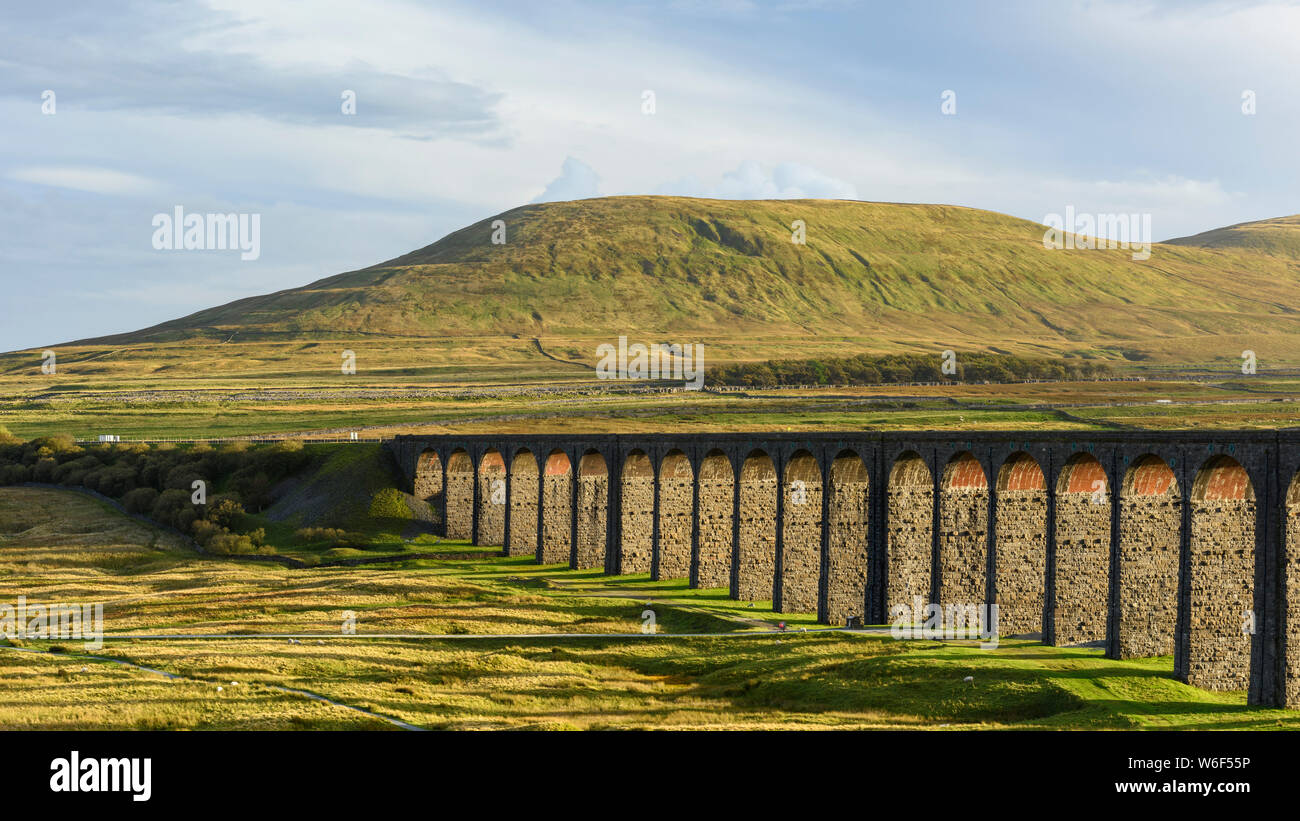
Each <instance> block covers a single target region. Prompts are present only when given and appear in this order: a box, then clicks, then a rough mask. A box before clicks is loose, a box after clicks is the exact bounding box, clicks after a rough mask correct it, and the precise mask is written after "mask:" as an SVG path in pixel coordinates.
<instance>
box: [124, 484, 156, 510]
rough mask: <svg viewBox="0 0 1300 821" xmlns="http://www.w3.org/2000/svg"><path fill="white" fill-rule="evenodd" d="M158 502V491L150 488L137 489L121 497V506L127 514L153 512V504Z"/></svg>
mask: <svg viewBox="0 0 1300 821" xmlns="http://www.w3.org/2000/svg"><path fill="white" fill-rule="evenodd" d="M157 501H158V491H156V490H154V489H153V488H151V487H138V488H136V489H135V490H133V491H131V492H129V493H127V494H126V495H125V496H123V497H122V506H123V507H125V508H126V512H127V513H143V514H148V513H151V512H152V511H153V506H154V503H155V502H157Z"/></svg>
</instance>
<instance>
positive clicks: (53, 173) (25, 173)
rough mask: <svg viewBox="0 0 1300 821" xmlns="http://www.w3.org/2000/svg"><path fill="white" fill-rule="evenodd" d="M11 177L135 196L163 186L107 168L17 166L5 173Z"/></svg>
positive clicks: (96, 192)
mask: <svg viewBox="0 0 1300 821" xmlns="http://www.w3.org/2000/svg"><path fill="white" fill-rule="evenodd" d="M7 176H8V177H9V179H11V180H17V181H19V182H30V183H36V184H37V185H52V186H54V187H55V188H70V189H72V190H74V191H89V192H90V193H92V194H117V195H123V196H134V195H140V194H156V193H158V192H160V191H162V190H164V188H165V186H163V185H162V184H161V183H159V182H157V181H156V180H151V179H149V178H148V177H142V176H139V175H138V174H127V173H125V172H123V171H114V170H112V169H110V168H88V167H76V166H67V165H37V166H28V167H25V168H16V169H14V170H12V171H10V172H9V173H8V175H7Z"/></svg>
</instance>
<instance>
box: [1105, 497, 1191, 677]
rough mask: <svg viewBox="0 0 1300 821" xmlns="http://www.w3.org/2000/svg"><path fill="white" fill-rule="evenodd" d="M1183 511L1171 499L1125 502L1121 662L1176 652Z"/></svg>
mask: <svg viewBox="0 0 1300 821" xmlns="http://www.w3.org/2000/svg"><path fill="white" fill-rule="evenodd" d="M1181 510H1182V502H1181V500H1179V498H1178V497H1176V496H1174V495H1173V494H1171V493H1169V494H1166V495H1163V496H1147V495H1141V496H1132V495H1128V494H1126V495H1125V496H1124V497H1123V498H1122V499H1121V500H1120V546H1119V611H1120V616H1119V657H1120V658H1124V659H1128V658H1144V657H1148V656H1166V655H1169V654H1170V653H1172V652H1174V630H1175V627H1176V625H1177V617H1178V533H1179V530H1180V529H1181V522H1180V519H1181Z"/></svg>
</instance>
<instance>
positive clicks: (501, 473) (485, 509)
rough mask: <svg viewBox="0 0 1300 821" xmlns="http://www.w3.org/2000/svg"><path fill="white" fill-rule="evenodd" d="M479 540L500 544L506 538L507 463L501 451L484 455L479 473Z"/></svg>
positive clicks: (487, 544) (488, 543) (484, 545)
mask: <svg viewBox="0 0 1300 821" xmlns="http://www.w3.org/2000/svg"><path fill="white" fill-rule="evenodd" d="M478 485H479V487H478V541H476V542H475V543H474V544H476V545H478V546H480V547H486V546H489V545H500V544H503V543H504V542H505V538H506V465H505V462H504V461H502V459H501V455H500V454H499V453H495V452H492V453H489V454H487V455H486V456H484V457H483V463H482V464H481V465H480V466H479V474H478Z"/></svg>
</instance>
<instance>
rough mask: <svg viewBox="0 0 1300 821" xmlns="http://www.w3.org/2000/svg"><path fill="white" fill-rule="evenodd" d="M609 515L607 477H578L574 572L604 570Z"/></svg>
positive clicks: (580, 475)
mask: <svg viewBox="0 0 1300 821" xmlns="http://www.w3.org/2000/svg"><path fill="white" fill-rule="evenodd" d="M608 511H609V477H608V476H606V475H604V474H599V475H595V476H590V475H587V476H584V475H582V474H581V473H579V475H578V550H577V555H576V567H575V569H577V570H587V569H590V568H603V567H604V566H605V525H606V519H607V517H608Z"/></svg>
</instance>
